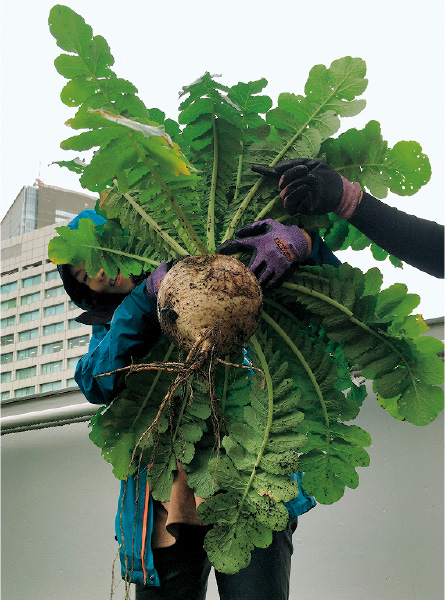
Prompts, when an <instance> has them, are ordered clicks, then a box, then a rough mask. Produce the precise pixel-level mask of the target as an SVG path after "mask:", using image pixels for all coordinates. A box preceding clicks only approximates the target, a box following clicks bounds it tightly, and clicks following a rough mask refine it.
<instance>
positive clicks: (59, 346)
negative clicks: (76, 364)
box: [42, 341, 63, 354]
mask: <svg viewBox="0 0 445 600" xmlns="http://www.w3.org/2000/svg"><path fill="white" fill-rule="evenodd" d="M61 350H63V342H62V341H60V342H53V343H52V344H43V346H42V354H53V353H54V352H60V351H61Z"/></svg>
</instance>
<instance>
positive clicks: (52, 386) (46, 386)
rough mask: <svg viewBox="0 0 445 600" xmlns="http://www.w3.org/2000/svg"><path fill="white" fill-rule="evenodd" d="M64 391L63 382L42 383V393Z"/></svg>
mask: <svg viewBox="0 0 445 600" xmlns="http://www.w3.org/2000/svg"><path fill="white" fill-rule="evenodd" d="M61 389H62V382H61V381H51V382H50V383H42V384H41V386H40V393H42V394H43V393H45V392H55V391H56V390H61Z"/></svg>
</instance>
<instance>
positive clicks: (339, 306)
mask: <svg viewBox="0 0 445 600" xmlns="http://www.w3.org/2000/svg"><path fill="white" fill-rule="evenodd" d="M283 287H284V288H287V289H289V290H295V291H298V292H302V293H303V294H307V295H309V296H313V297H315V298H318V299H319V300H323V302H326V303H328V304H331V306H334V307H335V308H337V309H338V310H340V311H341V312H342V313H344V314H345V315H347V316H348V318H349V320H350V321H351V323H354V325H357V326H358V327H361V328H362V329H363V330H365V331H366V332H368V333H370V334H371V335H373V336H375V337H376V338H378V339H379V340H380V341H381V342H382V343H383V344H385V345H386V346H389V348H391V350H392V351H393V352H394V353H395V354H397V356H398V357H399V358H400V360H401V362H402V363H403V364H404V366H405V367H406V369H407V370H408V372H409V373H410V375H411V379H412V380H413V383H414V386H415V378H414V377H413V374H412V370H411V368H410V366H409V364H408V362H407V360H406V358H405V356H404V355H403V354H402V353H401V352H400V351H399V350H398V349H397V348H396V347H395V346H394V344H392V343H391V342H390V341H389V339H388V338H387V337H385V336H384V335H383V334H381V333H379V332H378V331H376V330H375V329H373V328H372V327H369V326H368V325H366V323H363V322H362V321H360V320H359V319H357V318H356V317H354V313H353V312H352V311H350V310H349V309H348V308H346V307H345V306H343V304H340V303H339V302H337V301H336V300H334V299H333V298H330V297H329V296H326V294H323V293H321V292H317V291H316V290H312V289H310V288H308V287H306V286H304V285H301V284H297V283H288V282H286V283H283Z"/></svg>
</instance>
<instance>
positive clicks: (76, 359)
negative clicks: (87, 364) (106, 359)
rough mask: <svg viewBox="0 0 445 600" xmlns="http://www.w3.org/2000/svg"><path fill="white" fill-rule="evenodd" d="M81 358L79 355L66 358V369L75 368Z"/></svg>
mask: <svg viewBox="0 0 445 600" xmlns="http://www.w3.org/2000/svg"><path fill="white" fill-rule="evenodd" d="M81 358H82V357H81V356H73V357H72V358H67V360H66V368H67V369H75V368H76V366H77V363H78V362H79V360H80V359H81Z"/></svg>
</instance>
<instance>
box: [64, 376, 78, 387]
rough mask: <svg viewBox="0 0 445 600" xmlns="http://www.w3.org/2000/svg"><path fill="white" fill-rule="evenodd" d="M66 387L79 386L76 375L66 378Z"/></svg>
mask: <svg viewBox="0 0 445 600" xmlns="http://www.w3.org/2000/svg"><path fill="white" fill-rule="evenodd" d="M66 387H77V383H76V380H75V379H74V377H71V378H70V379H67V380H66Z"/></svg>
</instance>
